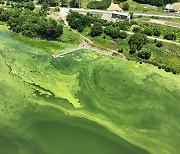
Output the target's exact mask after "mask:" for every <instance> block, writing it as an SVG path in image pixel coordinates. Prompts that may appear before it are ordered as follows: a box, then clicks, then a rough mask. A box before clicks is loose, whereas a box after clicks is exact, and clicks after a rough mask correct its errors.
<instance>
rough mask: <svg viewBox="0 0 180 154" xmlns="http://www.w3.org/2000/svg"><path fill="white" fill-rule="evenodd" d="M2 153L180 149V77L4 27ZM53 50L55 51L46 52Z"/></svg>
mask: <svg viewBox="0 0 180 154" xmlns="http://www.w3.org/2000/svg"><path fill="white" fill-rule="evenodd" d="M0 40H1V42H0V68H1V69H0V153H3V154H12V153H13V154H32V153H37V154H49V153H51V154H60V153H62V154H64V153H66V154H70V153H74V154H76V153H77V154H84V153H86V154H92V153H94V154H117V153H119V152H122V153H124V154H125V153H129V154H132V153H138V154H140V153H173V154H176V153H177V154H178V152H179V150H180V148H179V147H180V144H179V140H180V137H179V132H180V123H179V116H180V105H179V99H180V78H179V76H176V75H173V74H171V73H166V72H164V71H163V70H158V69H157V68H155V67H152V66H146V65H140V64H137V63H135V62H130V61H127V60H125V59H119V58H113V57H108V56H104V55H101V54H97V53H94V52H91V51H83V50H82V51H78V52H76V53H73V54H71V55H66V56H64V57H62V58H60V59H53V58H52V57H51V54H52V52H54V51H55V52H56V51H57V50H58V51H59V50H60V52H63V51H64V50H65V49H69V48H71V46H73V45H70V44H69V45H66V44H65V43H64V45H63V43H59V42H45V41H40V40H32V39H26V38H22V37H21V36H19V35H15V34H13V33H11V32H7V30H4V29H2V28H0ZM51 48H52V50H51V51H49V50H50V49H51Z"/></svg>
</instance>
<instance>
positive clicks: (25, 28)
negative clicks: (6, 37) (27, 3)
mask: <svg viewBox="0 0 180 154" xmlns="http://www.w3.org/2000/svg"><path fill="white" fill-rule="evenodd" d="M0 21H2V22H6V23H7V24H8V26H9V29H10V30H12V31H13V32H15V33H18V34H22V35H23V36H25V37H30V38H42V39H47V40H56V39H57V38H59V36H60V35H61V34H62V33H63V26H62V25H61V24H59V23H57V21H55V20H53V19H51V18H48V19H47V18H46V16H43V15H42V14H41V12H33V11H30V10H27V9H22V8H15V9H2V8H1V9H0Z"/></svg>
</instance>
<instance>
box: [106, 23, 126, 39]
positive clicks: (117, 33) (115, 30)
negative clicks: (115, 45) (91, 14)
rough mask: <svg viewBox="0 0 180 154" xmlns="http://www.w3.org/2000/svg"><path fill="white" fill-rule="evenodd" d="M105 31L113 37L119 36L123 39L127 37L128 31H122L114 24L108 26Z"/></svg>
mask: <svg viewBox="0 0 180 154" xmlns="http://www.w3.org/2000/svg"><path fill="white" fill-rule="evenodd" d="M104 33H105V34H106V35H108V36H110V37H112V38H113V39H117V38H121V39H125V38H127V33H126V32H124V31H123V32H121V31H120V30H119V29H118V28H117V27H116V28H114V27H113V26H112V25H110V26H107V27H106V28H105V29H104Z"/></svg>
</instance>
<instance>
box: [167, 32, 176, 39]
mask: <svg viewBox="0 0 180 154" xmlns="http://www.w3.org/2000/svg"><path fill="white" fill-rule="evenodd" d="M164 39H167V40H176V35H175V34H174V33H168V34H166V35H164Z"/></svg>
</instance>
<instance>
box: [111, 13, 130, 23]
mask: <svg viewBox="0 0 180 154" xmlns="http://www.w3.org/2000/svg"><path fill="white" fill-rule="evenodd" d="M111 18H112V19H114V20H126V19H128V20H129V21H130V14H129V13H127V12H117V11H114V12H112V17H111Z"/></svg>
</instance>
